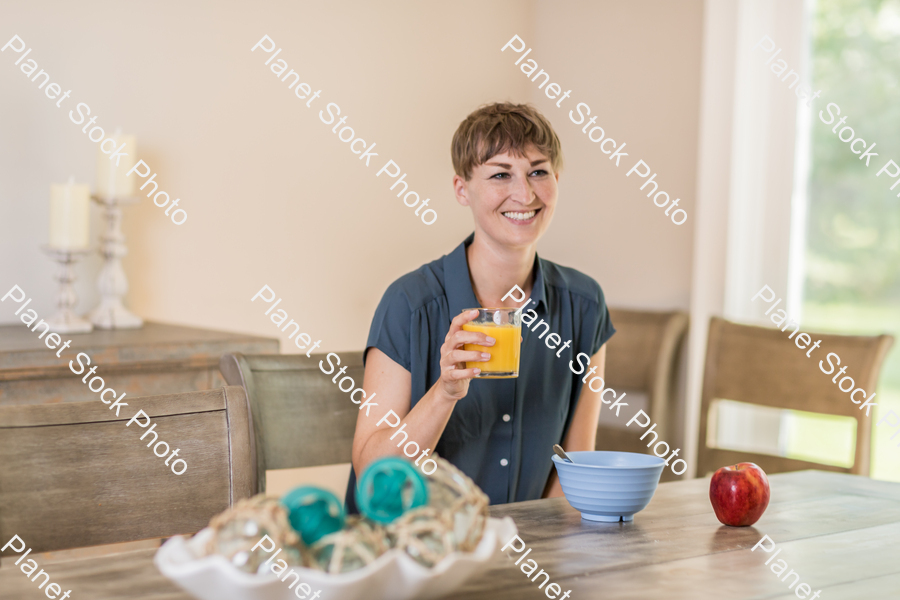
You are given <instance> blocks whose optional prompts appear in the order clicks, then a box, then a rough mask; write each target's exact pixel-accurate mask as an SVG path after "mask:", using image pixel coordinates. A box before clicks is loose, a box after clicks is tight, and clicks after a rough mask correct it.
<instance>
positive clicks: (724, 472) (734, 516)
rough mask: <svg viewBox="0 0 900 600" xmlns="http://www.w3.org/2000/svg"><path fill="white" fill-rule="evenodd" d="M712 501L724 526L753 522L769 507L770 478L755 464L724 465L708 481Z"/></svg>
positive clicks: (746, 524)
mask: <svg viewBox="0 0 900 600" xmlns="http://www.w3.org/2000/svg"><path fill="white" fill-rule="evenodd" d="M709 501H710V502H711V503H712V506H713V510H715V511H716V517H718V519H719V521H721V522H722V523H724V524H725V525H731V526H732V527H746V526H748V525H753V524H754V523H756V522H757V521H759V518H760V517H761V516H762V514H763V513H764V512H765V511H766V507H767V506H769V480H768V478H767V477H766V474H765V472H764V471H763V470H762V469H760V468H759V467H758V466H757V465H755V464H753V463H738V464H736V465H731V466H730V467H722V468H721V469H719V470H718V471H716V472H715V473H713V476H712V480H710V482H709Z"/></svg>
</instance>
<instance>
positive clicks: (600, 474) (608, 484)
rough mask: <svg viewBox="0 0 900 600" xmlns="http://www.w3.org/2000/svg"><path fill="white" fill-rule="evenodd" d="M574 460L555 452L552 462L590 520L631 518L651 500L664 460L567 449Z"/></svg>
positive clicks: (570, 497)
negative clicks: (564, 458) (567, 459)
mask: <svg viewBox="0 0 900 600" xmlns="http://www.w3.org/2000/svg"><path fill="white" fill-rule="evenodd" d="M567 454H568V455H569V458H571V459H572V460H573V461H574V462H571V463H569V462H566V461H564V460H563V459H561V458H560V457H558V456H556V455H555V454H554V455H553V456H552V459H553V465H554V466H555V467H556V472H557V473H558V474H559V482H560V484H562V489H563V493H565V495H566V500H568V501H569V504H571V505H572V508H574V509H575V510H577V511H579V512H581V518H582V519H587V520H588V521H603V522H607V523H614V522H618V521H620V520H621V521H631V520H633V519H634V514H635V513H636V512H640V511H641V510H643V509H644V507H646V506H647V505H648V504H649V503H650V499H651V498H652V497H653V492H655V491H656V486H657V485H658V484H659V477H660V475H662V472H663V469H664V468H665V466H666V463H665V461H664V460H663V459H662V458H660V457H658V456H652V455H650V454H637V453H635V452H568V453H567Z"/></svg>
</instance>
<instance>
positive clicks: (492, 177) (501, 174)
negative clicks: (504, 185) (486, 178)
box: [491, 173, 509, 179]
mask: <svg viewBox="0 0 900 600" xmlns="http://www.w3.org/2000/svg"><path fill="white" fill-rule="evenodd" d="M507 177H509V173H496V174H494V175H491V179H506V178H507Z"/></svg>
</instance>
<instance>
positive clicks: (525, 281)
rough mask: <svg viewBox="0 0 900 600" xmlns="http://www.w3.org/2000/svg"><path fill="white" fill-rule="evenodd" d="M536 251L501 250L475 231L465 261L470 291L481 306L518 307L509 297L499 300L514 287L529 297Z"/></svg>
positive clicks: (532, 248) (532, 247) (529, 249)
mask: <svg viewBox="0 0 900 600" xmlns="http://www.w3.org/2000/svg"><path fill="white" fill-rule="evenodd" d="M536 252H537V245H536V244H533V245H531V246H530V247H528V248H508V247H503V246H500V245H499V244H496V243H493V242H491V241H490V240H489V239H488V238H487V237H486V236H484V235H479V232H478V231H476V232H475V239H474V240H472V243H471V244H469V247H468V248H466V260H467V262H468V263H469V277H470V279H471V280H472V289H473V290H474V291H475V298H477V299H478V301H479V302H480V303H481V306H482V307H484V308H488V307H501V306H507V307H515V306H517V305H518V303H516V302H515V301H513V299H512V298H507V299H506V300H505V301H501V298H503V296H505V295H506V293H507V292H509V290H511V289H512V288H513V286H515V285H517V286H519V287H520V288H521V289H522V290H524V291H525V294H526V297H529V296H531V288H532V286H533V285H534V268H533V267H534V257H535V254H536Z"/></svg>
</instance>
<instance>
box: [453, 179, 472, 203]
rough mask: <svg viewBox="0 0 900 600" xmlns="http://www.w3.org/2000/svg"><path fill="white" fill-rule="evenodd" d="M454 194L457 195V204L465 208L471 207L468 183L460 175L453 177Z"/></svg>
mask: <svg viewBox="0 0 900 600" xmlns="http://www.w3.org/2000/svg"><path fill="white" fill-rule="evenodd" d="M453 193H454V194H456V201H457V202H459V203H460V204H461V205H463V206H469V189H468V182H467V181H466V180H465V179H463V178H462V177H460V176H459V175H454V176H453Z"/></svg>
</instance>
